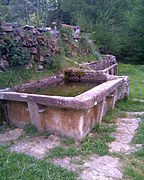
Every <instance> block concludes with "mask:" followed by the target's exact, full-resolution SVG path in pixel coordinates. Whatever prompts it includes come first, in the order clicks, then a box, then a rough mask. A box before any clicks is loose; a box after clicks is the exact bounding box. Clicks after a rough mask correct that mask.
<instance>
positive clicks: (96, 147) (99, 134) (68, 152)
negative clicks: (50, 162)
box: [47, 124, 115, 158]
mask: <svg viewBox="0 0 144 180" xmlns="http://www.w3.org/2000/svg"><path fill="white" fill-rule="evenodd" d="M114 131H115V127H113V126H109V125H106V124H105V125H103V126H102V127H100V126H98V125H97V126H96V127H95V128H94V130H93V136H92V137H90V136H87V137H86V138H85V141H84V142H82V143H81V144H80V145H79V147H77V148H76V147H75V146H74V145H71V147H66V148H65V147H61V146H59V147H56V148H54V149H53V150H51V151H50V152H49V154H48V156H47V157H48V158H56V157H57V158H64V157H66V156H69V157H73V156H79V155H80V156H87V155H89V154H95V153H96V154H99V155H101V156H104V155H105V154H107V153H108V145H107V143H108V142H111V141H112V140H113V138H112V137H111V136H110V133H111V132H114Z"/></svg>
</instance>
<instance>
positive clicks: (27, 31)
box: [0, 23, 60, 71]
mask: <svg viewBox="0 0 144 180" xmlns="http://www.w3.org/2000/svg"><path fill="white" fill-rule="evenodd" d="M8 41H9V42H11V41H13V42H14V43H18V44H19V45H20V46H21V47H22V53H25V52H29V54H30V61H29V62H28V63H26V65H25V67H26V68H27V69H30V68H32V66H33V62H38V65H39V69H40V70H42V69H43V64H44V62H45V61H46V59H47V60H48V58H49V57H50V56H52V55H55V54H59V53H60V48H59V45H58V42H57V41H55V40H52V39H51V38H50V33H49V31H48V30H47V28H39V29H36V28H35V27H34V26H28V25H26V26H23V27H20V25H19V24H18V23H2V24H1V25H0V70H1V71H5V70H7V69H9V68H11V67H10V66H11V64H10V57H9V55H8V53H7V51H6V48H8V45H9V44H6V45H7V46H6V47H2V46H3V45H4V43H8Z"/></svg>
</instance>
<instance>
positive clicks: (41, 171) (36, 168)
mask: <svg viewBox="0 0 144 180" xmlns="http://www.w3.org/2000/svg"><path fill="white" fill-rule="evenodd" d="M0 175H1V178H0V179H23V180H26V179H40V180H42V179H59V180H61V179H71V180H74V179H76V174H74V173H73V172H69V171H67V170H64V169H62V168H60V167H56V166H54V165H53V164H50V163H46V162H44V161H42V160H41V161H40V160H36V159H34V158H32V157H29V156H26V155H23V154H16V153H10V152H8V150H7V149H6V148H5V147H0Z"/></svg>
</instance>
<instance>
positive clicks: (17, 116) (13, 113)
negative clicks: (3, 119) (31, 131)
mask: <svg viewBox="0 0 144 180" xmlns="http://www.w3.org/2000/svg"><path fill="white" fill-rule="evenodd" d="M8 110H9V119H10V124H11V125H14V126H16V127H24V126H25V125H26V124H27V123H28V122H30V117H29V112H28V106H27V103H24V102H16V101H9V102H8Z"/></svg>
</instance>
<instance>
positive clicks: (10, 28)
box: [2, 23, 13, 32]
mask: <svg viewBox="0 0 144 180" xmlns="http://www.w3.org/2000/svg"><path fill="white" fill-rule="evenodd" d="M2 30H3V31H4V32H13V26H12V24H11V23H6V24H3V25H2Z"/></svg>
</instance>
